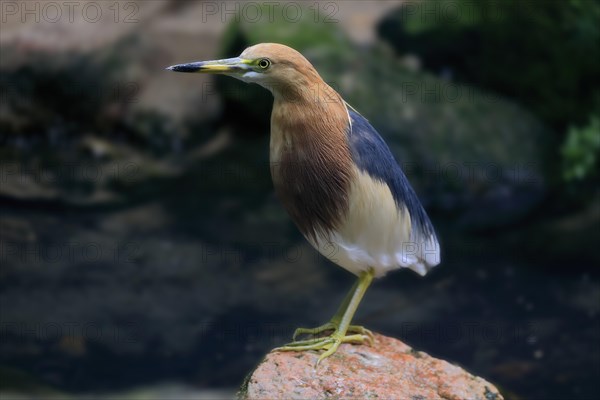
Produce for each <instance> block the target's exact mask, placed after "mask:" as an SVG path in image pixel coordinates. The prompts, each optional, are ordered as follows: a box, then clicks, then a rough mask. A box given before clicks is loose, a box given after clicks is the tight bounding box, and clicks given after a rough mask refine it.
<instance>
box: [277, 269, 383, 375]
mask: <svg viewBox="0 0 600 400" xmlns="http://www.w3.org/2000/svg"><path fill="white" fill-rule="evenodd" d="M372 281H373V270H369V271H367V272H364V273H362V275H361V276H360V277H359V278H358V280H357V282H356V284H355V285H354V286H353V287H352V290H351V291H350V293H348V295H347V296H346V298H345V299H344V301H343V302H342V304H341V306H340V308H339V310H338V312H336V314H335V315H334V317H333V318H332V319H331V321H330V322H329V323H327V324H325V325H322V326H320V327H318V328H315V329H312V330H307V329H304V330H301V331H300V333H313V332H314V333H320V332H323V331H326V330H333V333H331V335H329V336H324V337H318V338H314V339H309V340H302V341H296V342H292V343H289V344H287V345H285V346H283V347H278V348H276V349H275V350H278V351H305V350H325V352H324V353H323V354H321V356H320V357H319V359H318V360H317V365H318V364H319V363H320V362H321V361H322V360H323V359H325V358H327V357H329V356H330V355H332V354H333V353H335V352H336V350H337V349H338V347H339V346H340V344H342V343H358V344H362V343H365V342H368V343H372V341H373V338H372V333H371V332H370V331H368V330H367V329H365V328H363V327H359V326H355V325H350V322H351V321H352V317H354V313H355V312H356V309H357V308H358V305H359V303H360V301H361V300H362V298H363V296H364V294H365V292H366V291H367V288H368V287H369V285H370V284H371V282H372ZM350 327H352V330H351V329H350ZM305 331H308V332H305ZM348 332H350V333H354V334H351V335H347V333H348ZM356 332H358V333H356ZM295 336H296V334H295Z"/></svg>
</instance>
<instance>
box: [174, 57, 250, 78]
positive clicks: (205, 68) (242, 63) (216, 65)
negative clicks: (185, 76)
mask: <svg viewBox="0 0 600 400" xmlns="http://www.w3.org/2000/svg"><path fill="white" fill-rule="evenodd" d="M249 68H250V66H249V60H244V59H242V58H239V57H235V58H226V59H223V60H214V61H198V62H192V63H188V64H177V65H172V66H170V67H167V69H168V70H169V71H175V72H200V73H204V74H233V73H241V72H244V71H246V70H248V69H249Z"/></svg>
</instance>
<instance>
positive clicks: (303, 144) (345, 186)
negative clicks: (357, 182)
mask: <svg viewBox="0 0 600 400" xmlns="http://www.w3.org/2000/svg"><path fill="white" fill-rule="evenodd" d="M311 117H313V118H311ZM323 118H324V117H323V116H322V115H319V116H317V118H316V119H315V118H314V115H313V114H312V112H311V110H310V109H306V108H305V109H298V110H294V109H289V108H288V109H287V110H286V109H285V108H284V109H277V108H274V110H273V115H272V119H271V142H270V159H271V175H272V177H273V184H274V187H275V191H276V193H277V196H278V197H279V199H280V201H281V202H282V204H283V206H284V207H285V208H286V210H287V212H288V213H289V214H290V216H291V218H292V220H293V221H294V222H295V223H296V225H297V226H298V228H299V229H300V231H301V232H302V233H303V234H304V235H305V236H307V237H309V238H310V237H315V235H316V234H325V235H326V234H327V233H328V232H331V231H333V230H335V228H336V227H338V226H340V224H341V222H342V220H343V218H344V216H345V214H346V213H347V210H348V193H349V190H350V184H351V178H352V173H353V169H352V160H351V156H350V151H349V149H348V147H347V142H346V139H345V136H344V129H346V126H347V125H343V124H344V121H343V120H341V121H340V120H330V123H326V122H327V120H326V119H325V120H324V119H323ZM315 120H316V121H317V122H316V123H315V122H314V121H315ZM324 122H325V123H324Z"/></svg>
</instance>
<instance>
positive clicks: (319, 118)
mask: <svg viewBox="0 0 600 400" xmlns="http://www.w3.org/2000/svg"><path fill="white" fill-rule="evenodd" d="M273 94H274V101H273V111H272V114H271V156H272V157H273V156H274V157H275V158H277V154H274V151H275V152H284V151H287V152H294V153H297V154H298V156H302V154H303V152H305V151H307V149H312V151H321V150H322V151H325V152H327V151H332V150H333V149H338V150H340V149H343V148H345V147H347V136H346V135H347V129H348V126H349V117H348V110H347V108H346V105H345V103H344V100H343V99H342V98H341V96H340V95H339V94H338V93H337V92H336V91H335V90H333V89H332V88H331V87H330V86H329V85H327V84H326V83H325V82H323V81H322V80H321V81H320V82H318V83H315V84H314V85H307V86H305V87H302V88H298V89H296V90H293V91H288V92H286V93H282V92H274V93H273ZM336 151H337V150H336Z"/></svg>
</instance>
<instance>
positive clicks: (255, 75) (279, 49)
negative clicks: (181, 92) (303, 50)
mask: <svg viewBox="0 0 600 400" xmlns="http://www.w3.org/2000/svg"><path fill="white" fill-rule="evenodd" d="M167 69H168V70H171V71H176V72H198V73H205V74H221V75H228V76H231V77H234V78H237V79H240V80H242V81H244V82H248V83H257V84H259V85H261V86H263V87H265V88H267V89H269V90H270V91H271V92H272V93H273V94H274V95H275V96H278V95H281V94H282V95H289V94H290V93H299V92H301V91H307V92H310V91H313V92H314V89H315V88H314V85H320V84H322V82H323V81H322V79H321V77H320V76H319V74H318V73H317V71H316V70H315V68H314V67H313V66H312V64H311V63H310V62H309V61H308V60H307V59H306V58H305V57H304V56H303V55H302V54H300V53H299V52H298V51H296V50H294V49H292V48H291V47H288V46H285V45H282V44H277V43H261V44H257V45H254V46H251V47H248V48H247V49H246V50H244V51H243V52H242V54H240V56H239V57H234V58H227V59H223V60H213V61H198V62H192V63H187V64H178V65H173V66H171V67H168V68H167Z"/></svg>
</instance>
